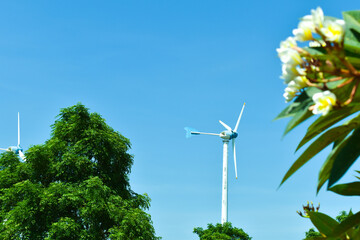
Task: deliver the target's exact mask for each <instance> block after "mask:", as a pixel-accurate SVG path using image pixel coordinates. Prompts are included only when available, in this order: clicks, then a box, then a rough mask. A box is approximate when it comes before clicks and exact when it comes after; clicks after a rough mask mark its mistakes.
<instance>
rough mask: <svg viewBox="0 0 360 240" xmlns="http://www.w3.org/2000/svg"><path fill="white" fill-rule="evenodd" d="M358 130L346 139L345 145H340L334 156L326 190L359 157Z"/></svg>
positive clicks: (359, 133)
mask: <svg viewBox="0 0 360 240" xmlns="http://www.w3.org/2000/svg"><path fill="white" fill-rule="evenodd" d="M359 143H360V128H358V129H356V130H355V131H354V132H353V133H352V135H350V136H349V137H348V141H347V142H346V144H344V145H343V144H342V146H341V148H339V150H338V151H339V153H338V154H337V155H336V157H335V160H334V164H333V167H332V170H331V173H330V177H329V183H328V188H329V187H331V186H332V185H333V184H334V183H335V182H337V181H338V180H339V179H340V178H341V177H342V176H343V175H344V174H345V173H346V171H347V170H348V169H349V168H350V167H351V165H352V164H353V163H354V162H355V161H356V159H357V158H358V157H359V155H360V144H359Z"/></svg>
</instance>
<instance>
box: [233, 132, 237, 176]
mask: <svg viewBox="0 0 360 240" xmlns="http://www.w3.org/2000/svg"><path fill="white" fill-rule="evenodd" d="M232 147H233V153H234V166H235V176H236V179H237V178H238V176H237V168H236V148H235V138H233V139H232Z"/></svg>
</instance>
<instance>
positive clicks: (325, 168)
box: [316, 139, 347, 193]
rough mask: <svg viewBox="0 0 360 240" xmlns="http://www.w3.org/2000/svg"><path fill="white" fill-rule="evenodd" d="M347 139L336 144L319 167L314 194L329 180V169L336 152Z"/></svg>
mask: <svg viewBox="0 0 360 240" xmlns="http://www.w3.org/2000/svg"><path fill="white" fill-rule="evenodd" d="M346 141H347V139H344V140H343V141H342V142H341V143H340V144H338V145H337V146H336V147H335V148H334V149H333V150H331V152H330V154H329V155H328V156H327V158H326V161H325V163H324V164H323V165H322V166H321V169H320V173H319V178H318V185H317V188H316V192H317V193H318V192H319V191H320V189H321V187H322V186H323V185H324V183H325V182H326V181H327V180H328V179H329V177H330V172H331V168H332V166H333V163H334V159H335V158H334V157H333V156H335V155H336V154H337V152H338V151H337V150H338V149H339V147H341V145H342V144H343V143H344V142H346Z"/></svg>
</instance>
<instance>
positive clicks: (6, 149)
mask: <svg viewBox="0 0 360 240" xmlns="http://www.w3.org/2000/svg"><path fill="white" fill-rule="evenodd" d="M0 150H2V151H9V149H8V148H0Z"/></svg>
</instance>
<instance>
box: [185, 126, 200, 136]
mask: <svg viewBox="0 0 360 240" xmlns="http://www.w3.org/2000/svg"><path fill="white" fill-rule="evenodd" d="M184 129H185V131H186V138H191V135H192V132H197V130H196V129H194V128H191V127H184Z"/></svg>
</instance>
